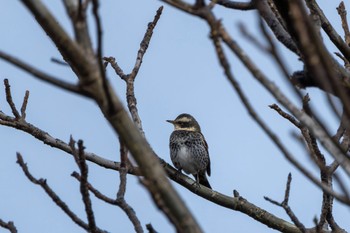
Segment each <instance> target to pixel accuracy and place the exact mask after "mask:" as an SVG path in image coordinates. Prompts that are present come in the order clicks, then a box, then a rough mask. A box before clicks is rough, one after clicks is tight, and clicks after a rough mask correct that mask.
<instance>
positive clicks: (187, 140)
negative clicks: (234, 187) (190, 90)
mask: <svg viewBox="0 0 350 233" xmlns="http://www.w3.org/2000/svg"><path fill="white" fill-rule="evenodd" d="M167 122H169V123H171V124H173V125H174V131H173V132H172V134H171V135H170V144H169V147H170V158H171V161H172V162H173V164H174V166H175V167H176V168H177V169H178V170H179V171H180V172H181V170H184V172H186V173H187V174H192V175H193V176H194V177H195V179H196V181H197V184H198V183H200V184H202V185H204V186H206V187H208V188H210V189H211V186H210V184H209V182H208V179H207V177H206V174H205V172H207V173H208V175H209V176H210V158H209V153H208V144H207V142H206V141H205V139H204V136H203V134H202V133H201V128H200V126H199V124H198V122H197V121H196V119H194V117H193V116H191V115H190V114H186V113H183V114H180V115H179V116H178V117H176V119H175V120H167Z"/></svg>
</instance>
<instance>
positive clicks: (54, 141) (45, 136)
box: [0, 111, 141, 176]
mask: <svg viewBox="0 0 350 233" xmlns="http://www.w3.org/2000/svg"><path fill="white" fill-rule="evenodd" d="M0 125H4V126H8V127H12V128H15V129H18V130H21V131H23V132H26V133H28V134H30V135H32V136H33V137H35V138H36V139H38V140H40V141H42V142H43V143H45V144H46V145H49V146H51V147H54V148H57V149H60V150H62V151H65V152H67V153H68V154H71V155H73V151H72V149H71V147H70V146H69V145H68V144H67V143H65V142H63V141H62V140H60V139H58V138H54V137H52V136H51V135H50V134H49V133H47V132H45V131H43V130H41V129H40V128H38V127H36V126H34V125H32V124H30V123H28V122H25V121H18V120H17V119H15V118H13V117H10V116H7V115H6V114H4V113H2V112H1V111H0ZM85 157H86V159H87V160H89V161H91V162H93V163H95V164H97V165H99V166H102V167H105V168H108V169H113V170H117V171H119V170H120V163H118V162H115V161H111V160H108V159H105V158H103V157H102V156H99V155H96V154H94V153H91V152H85ZM128 173H129V174H133V175H137V176H140V175H141V172H140V170H139V168H134V167H128Z"/></svg>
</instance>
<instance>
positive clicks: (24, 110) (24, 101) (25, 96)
mask: <svg viewBox="0 0 350 233" xmlns="http://www.w3.org/2000/svg"><path fill="white" fill-rule="evenodd" d="M28 98H29V91H28V90H27V91H26V93H25V95H24V98H23V103H22V107H21V118H22V120H25V119H26V109H27V105H28Z"/></svg>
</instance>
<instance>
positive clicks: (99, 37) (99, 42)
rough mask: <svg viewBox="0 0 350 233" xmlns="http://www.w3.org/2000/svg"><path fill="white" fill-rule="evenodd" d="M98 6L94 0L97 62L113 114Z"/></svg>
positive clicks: (113, 107)
mask: <svg viewBox="0 0 350 233" xmlns="http://www.w3.org/2000/svg"><path fill="white" fill-rule="evenodd" d="M98 8H99V1H98V0H93V1H92V12H93V15H94V19H95V23H96V28H97V32H96V34H97V62H98V67H99V69H100V74H101V78H102V83H103V89H104V92H105V95H106V99H107V104H108V109H109V113H110V114H111V115H113V114H114V113H115V106H114V105H113V101H112V96H111V93H110V89H109V85H108V79H107V77H106V71H105V68H104V65H103V59H102V49H103V43H102V41H103V40H102V36H103V31H102V25H101V19H100V16H99V13H98V10H99V9H98Z"/></svg>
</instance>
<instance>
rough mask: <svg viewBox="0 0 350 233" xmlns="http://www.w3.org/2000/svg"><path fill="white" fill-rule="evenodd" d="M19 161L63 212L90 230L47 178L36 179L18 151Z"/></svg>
mask: <svg viewBox="0 0 350 233" xmlns="http://www.w3.org/2000/svg"><path fill="white" fill-rule="evenodd" d="M17 163H18V164H19V165H20V167H21V168H22V170H23V172H24V174H25V175H26V177H27V178H28V179H29V180H30V181H31V182H32V183H33V184H36V185H39V186H41V187H42V188H43V189H44V190H45V192H46V193H47V195H48V196H49V197H50V198H51V199H52V201H53V202H54V203H55V204H56V205H58V206H59V207H60V208H61V209H62V210H63V212H65V213H66V214H67V215H68V216H69V217H70V218H71V220H72V221H73V222H75V223H76V224H77V225H79V226H80V227H82V228H83V229H85V230H87V231H89V226H88V225H87V224H86V223H85V222H84V221H83V220H81V219H80V218H79V217H78V216H77V215H76V214H75V213H73V212H72V211H71V210H70V208H69V207H68V205H67V204H66V203H65V202H63V201H62V200H61V198H60V197H59V196H58V195H57V194H56V193H55V192H54V191H53V190H52V189H51V188H50V186H49V185H48V184H47V182H46V180H45V179H42V178H40V179H36V178H35V177H34V176H33V175H32V174H31V173H30V172H29V170H28V167H27V164H26V163H25V162H24V161H23V157H22V156H21V154H20V153H17ZM96 232H98V233H102V232H103V233H105V231H103V230H101V229H99V228H97V229H96Z"/></svg>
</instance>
